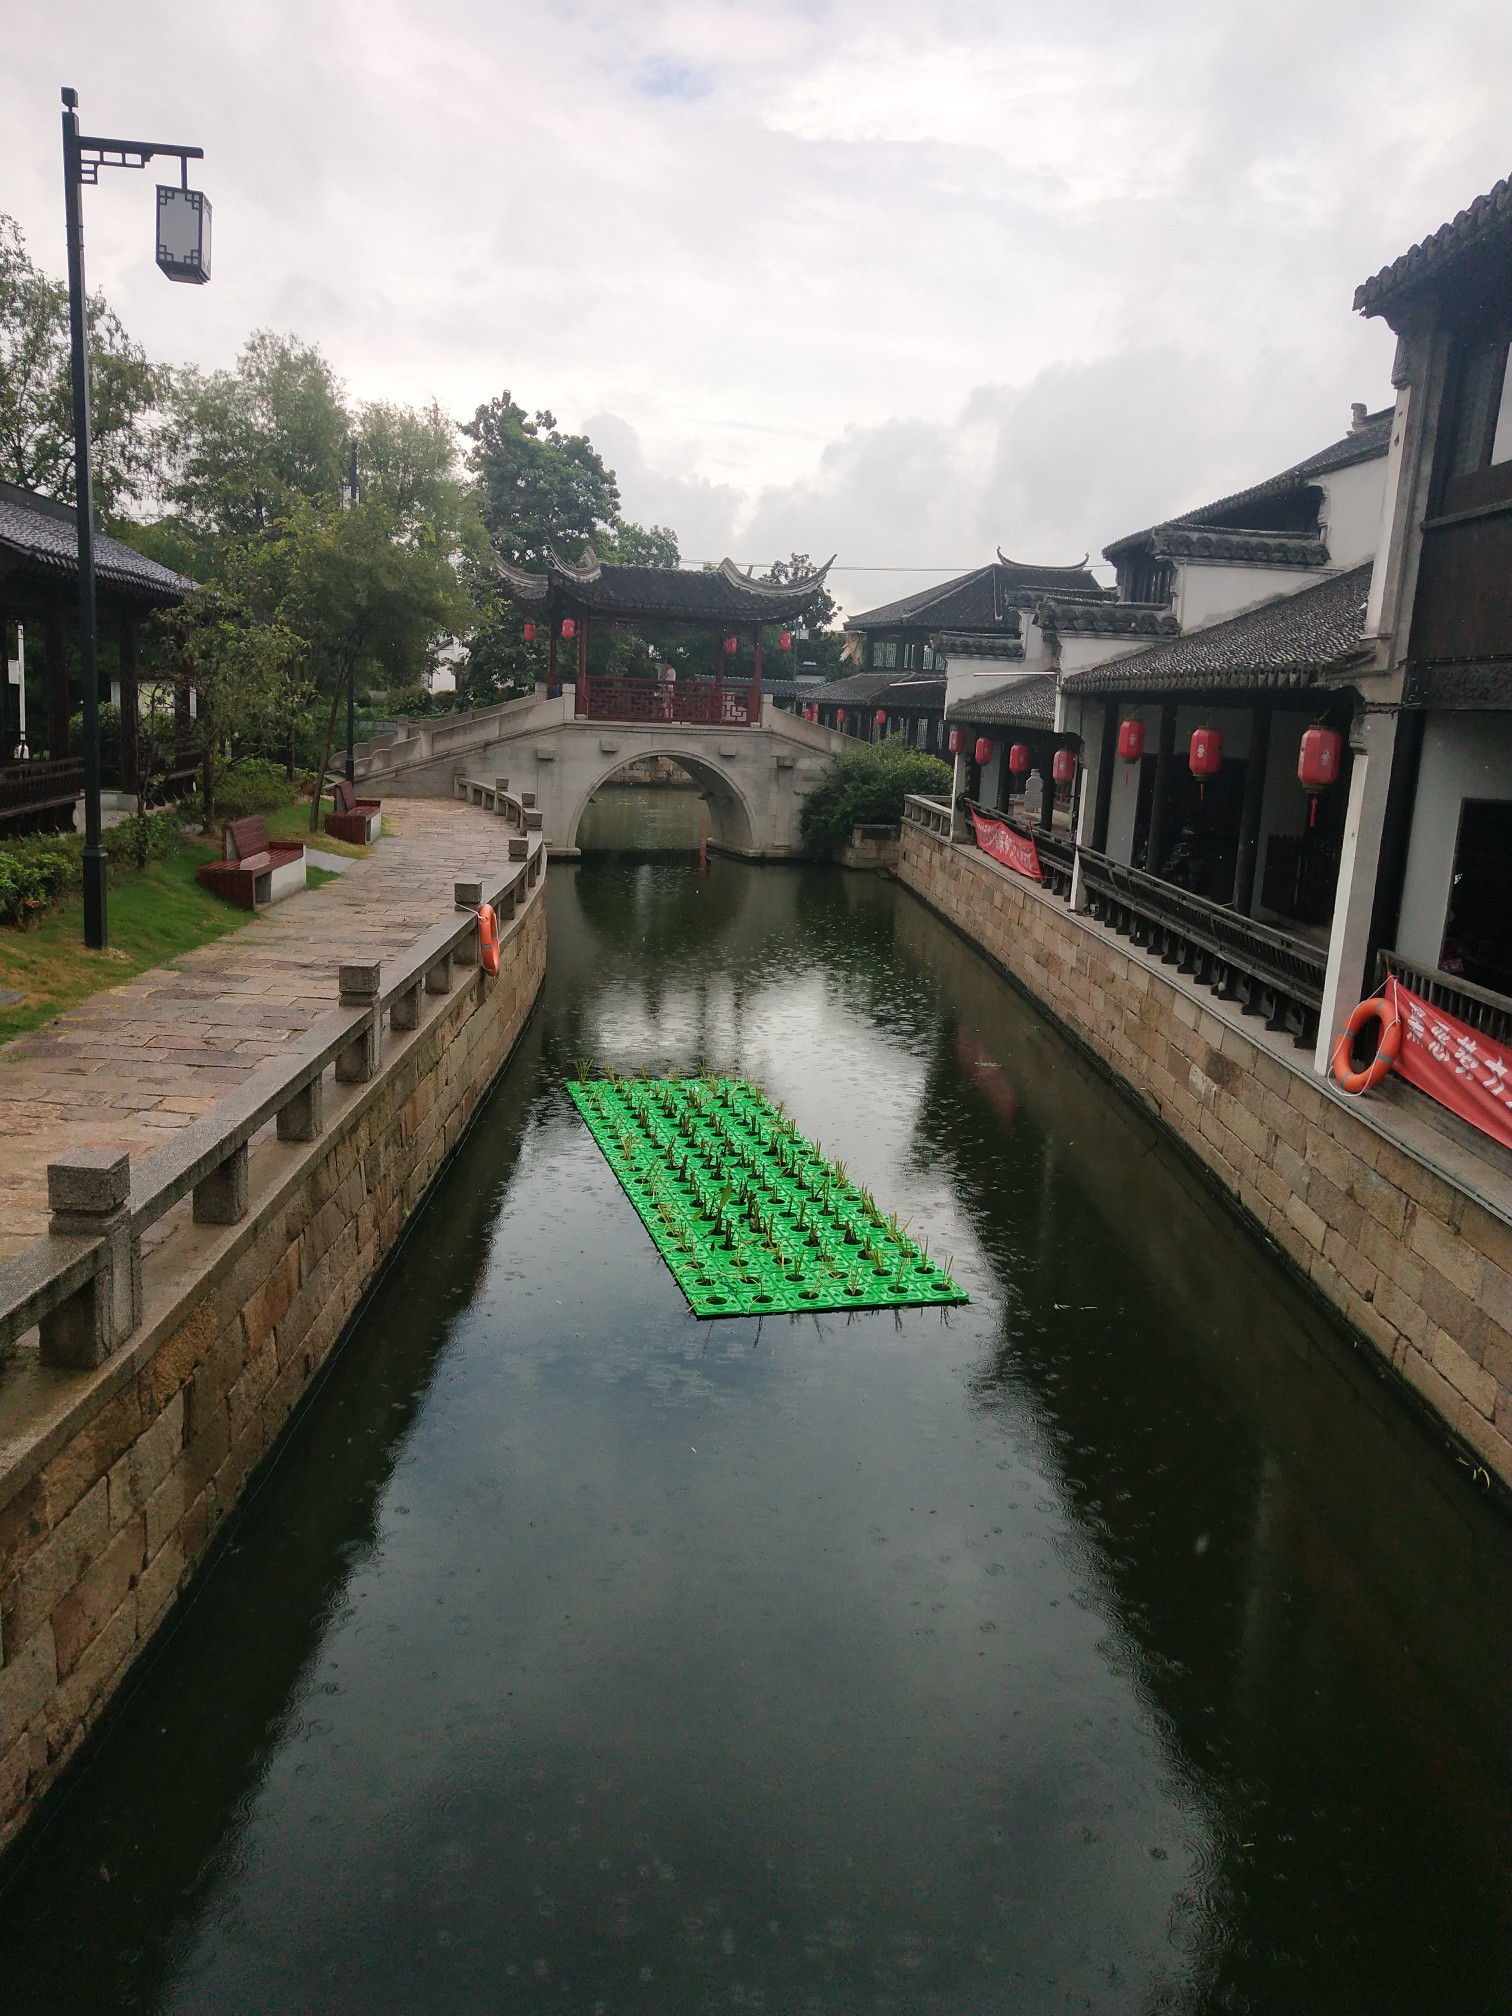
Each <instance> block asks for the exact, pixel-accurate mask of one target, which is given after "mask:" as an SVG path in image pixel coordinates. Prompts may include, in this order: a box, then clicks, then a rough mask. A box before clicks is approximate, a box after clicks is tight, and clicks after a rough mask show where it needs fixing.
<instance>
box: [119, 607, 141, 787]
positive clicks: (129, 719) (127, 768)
mask: <svg viewBox="0 0 1512 2016" xmlns="http://www.w3.org/2000/svg"><path fill="white" fill-rule="evenodd" d="M139 679H140V665H139V661H138V658H137V626H136V619H135V617H133V616H128V617H126V618H125V620H124V621H123V622H122V624H121V789H122V790H123V791H132V792H135V791H138V790H140V788H141V736H140V730H141V714H140V711H139V702H138V698H137V695H138V690H139Z"/></svg>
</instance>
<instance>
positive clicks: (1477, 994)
mask: <svg viewBox="0 0 1512 2016" xmlns="http://www.w3.org/2000/svg"><path fill="white" fill-rule="evenodd" d="M1388 974H1390V975H1391V977H1392V978H1393V979H1395V980H1400V982H1401V983H1402V985H1403V986H1404V987H1407V988H1410V989H1411V991H1412V992H1413V993H1414V994H1416V995H1418V996H1420V997H1421V999H1423V1000H1424V1001H1426V1002H1427V1003H1428V1004H1429V1006H1430V1007H1433V1008H1441V1009H1442V1010H1443V1011H1444V1013H1445V1014H1446V1015H1453V1016H1454V1017H1455V1019H1456V1020H1457V1021H1460V1022H1464V1023H1467V1024H1468V1025H1469V1026H1470V1028H1472V1029H1476V1030H1479V1032H1480V1033H1481V1035H1482V1036H1489V1037H1490V1038H1491V1040H1492V1042H1493V1043H1503V1044H1506V1045H1508V1046H1512V998H1509V997H1508V996H1507V995H1505V994H1497V993H1495V992H1493V991H1492V989H1491V988H1489V987H1477V986H1476V985H1475V983H1474V982H1473V981H1471V980H1465V979H1462V978H1461V977H1460V975H1459V974H1457V973H1445V972H1444V971H1443V969H1442V968H1441V967H1438V966H1420V965H1419V964H1418V963H1417V961H1416V960H1413V959H1405V958H1403V956H1402V954H1401V953H1400V952H1378V953H1377V954H1376V973H1375V978H1376V985H1377V986H1378V987H1379V986H1381V985H1382V984H1383V983H1384V981H1385V979H1386V976H1387V975H1388Z"/></svg>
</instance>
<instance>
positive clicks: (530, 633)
mask: <svg viewBox="0 0 1512 2016" xmlns="http://www.w3.org/2000/svg"><path fill="white" fill-rule="evenodd" d="M525 642H526V643H527V644H534V642H535V625H534V623H527V624H526V625H525Z"/></svg>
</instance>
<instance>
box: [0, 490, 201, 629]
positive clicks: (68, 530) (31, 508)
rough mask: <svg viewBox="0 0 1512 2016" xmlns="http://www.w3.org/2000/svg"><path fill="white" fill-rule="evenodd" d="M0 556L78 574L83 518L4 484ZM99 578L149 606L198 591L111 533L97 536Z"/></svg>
mask: <svg viewBox="0 0 1512 2016" xmlns="http://www.w3.org/2000/svg"><path fill="white" fill-rule="evenodd" d="M0 553H9V554H12V555H15V556H16V557H17V558H18V559H19V561H20V563H21V565H22V566H23V567H31V568H36V569H39V570H41V571H43V572H45V573H48V574H53V575H56V576H57V577H58V578H59V579H60V580H73V581H76V580H77V579H78V575H79V520H78V514H77V512H76V511H75V510H74V508H73V506H72V505H71V504H61V503H59V502H58V500H57V499H56V498H53V497H42V496H39V495H38V494H37V492H36V491H34V490H23V489H21V488H20V487H19V485H17V484H14V483H0ZM94 562H95V578H96V580H97V581H98V583H99V585H100V586H101V587H102V588H109V589H113V590H115V591H116V593H117V594H118V595H121V596H123V597H126V598H128V599H131V600H134V601H140V602H144V603H147V604H167V603H172V602H182V601H183V600H184V598H185V597H186V596H188V595H192V594H193V593H194V583H193V582H192V581H190V580H189V579H187V577H186V576H184V575H182V574H175V573H174V571H173V569H172V568H171V567H163V566H160V565H159V563H158V562H157V561H156V560H149V559H148V558H147V556H146V555H145V554H143V553H138V552H137V551H136V549H135V548H134V547H131V546H128V545H126V544H125V543H124V541H122V540H120V539H112V538H111V537H110V536H109V535H108V534H107V533H104V532H96V534H95V540H94Z"/></svg>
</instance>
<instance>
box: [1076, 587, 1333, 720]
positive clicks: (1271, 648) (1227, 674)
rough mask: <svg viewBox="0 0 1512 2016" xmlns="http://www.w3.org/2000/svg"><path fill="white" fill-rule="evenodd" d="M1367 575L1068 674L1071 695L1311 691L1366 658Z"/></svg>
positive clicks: (1306, 591)
mask: <svg viewBox="0 0 1512 2016" xmlns="http://www.w3.org/2000/svg"><path fill="white" fill-rule="evenodd" d="M1369 593H1370V568H1369V566H1368V565H1367V566H1364V567H1352V568H1351V569H1350V570H1349V572H1348V573H1347V574H1337V575H1334V576H1333V577H1332V579H1330V580H1327V581H1320V582H1319V583H1318V584H1317V586H1316V587H1312V588H1303V589H1301V590H1299V591H1298V593H1296V594H1295V595H1278V596H1277V597H1276V598H1275V599H1274V600H1273V601H1270V602H1266V603H1264V604H1262V606H1261V607H1260V608H1258V609H1250V610H1247V611H1246V612H1245V614H1244V615H1242V616H1230V617H1229V618H1228V620H1227V621H1226V622H1224V623H1210V624H1209V625H1208V626H1207V628H1206V629H1203V630H1191V631H1188V632H1187V633H1186V634H1185V635H1184V636H1181V637H1173V638H1172V639H1171V640H1170V642H1169V643H1160V644H1152V645H1150V646H1149V647H1148V648H1147V649H1146V650H1143V651H1135V652H1128V653H1125V654H1124V655H1123V656H1121V657H1118V658H1109V659H1107V660H1106V661H1105V662H1104V663H1103V664H1101V665H1091V666H1089V667H1088V668H1087V669H1086V671H1084V672H1073V673H1070V674H1069V675H1068V676H1067V677H1066V679H1065V680H1064V681H1063V684H1064V686H1065V688H1066V691H1067V692H1068V693H1135V692H1141V693H1185V692H1211V691H1214V690H1216V689H1227V690H1229V691H1247V690H1251V689H1253V688H1255V687H1265V686H1310V685H1312V684H1313V683H1314V681H1315V680H1316V679H1317V677H1318V675H1319V673H1322V672H1329V671H1337V670H1342V669H1344V668H1345V667H1347V666H1348V665H1349V664H1350V663H1351V662H1353V660H1354V659H1355V658H1357V657H1358V656H1359V655H1360V652H1361V648H1362V647H1361V638H1362V636H1363V634H1364V629H1365V601H1366V597H1367V596H1368V595H1369Z"/></svg>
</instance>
